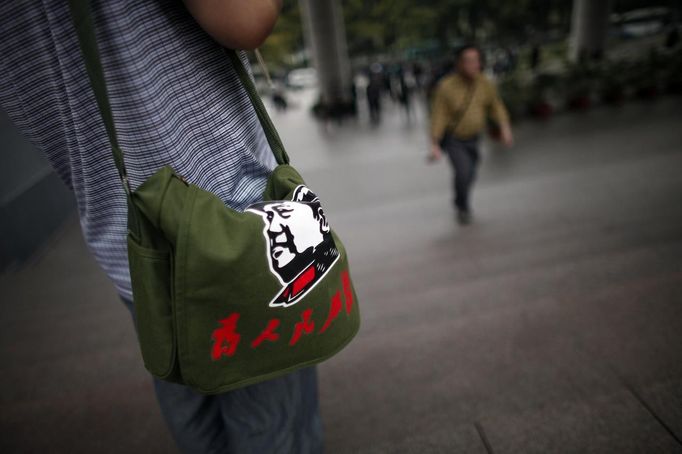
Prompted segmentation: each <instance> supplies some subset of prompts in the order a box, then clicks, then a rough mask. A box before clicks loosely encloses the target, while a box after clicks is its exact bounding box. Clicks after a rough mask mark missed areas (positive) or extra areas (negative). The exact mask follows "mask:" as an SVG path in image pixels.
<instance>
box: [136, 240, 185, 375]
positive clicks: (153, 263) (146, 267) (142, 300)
mask: <svg viewBox="0 0 682 454" xmlns="http://www.w3.org/2000/svg"><path fill="white" fill-rule="evenodd" d="M128 261H129V264H130V277H131V280H132V286H133V307H134V309H135V322H136V326H137V336H138V339H139V343H140V350H142V359H143V360H144V365H145V367H146V368H147V370H149V372H151V373H152V375H154V376H156V377H158V378H161V379H172V378H173V377H171V374H172V373H173V372H174V366H175V334H174V327H173V287H172V284H173V261H172V254H171V253H170V251H169V250H168V251H165V250H157V249H150V248H145V247H143V246H141V245H140V244H139V243H137V241H135V239H134V238H133V237H132V236H130V235H129V236H128Z"/></svg>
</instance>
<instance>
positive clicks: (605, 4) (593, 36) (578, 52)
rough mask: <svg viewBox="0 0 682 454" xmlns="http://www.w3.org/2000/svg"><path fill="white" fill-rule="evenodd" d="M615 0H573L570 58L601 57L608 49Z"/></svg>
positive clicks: (576, 59) (574, 59)
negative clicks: (607, 41) (610, 21)
mask: <svg viewBox="0 0 682 454" xmlns="http://www.w3.org/2000/svg"><path fill="white" fill-rule="evenodd" d="M612 6H613V0H573V16H572V18H571V39H570V49H569V58H570V59H571V60H573V61H578V60H581V59H584V58H588V59H592V58H601V56H602V55H603V54H604V51H605V49H606V38H607V35H608V30H609V15H610V14H611V8H612Z"/></svg>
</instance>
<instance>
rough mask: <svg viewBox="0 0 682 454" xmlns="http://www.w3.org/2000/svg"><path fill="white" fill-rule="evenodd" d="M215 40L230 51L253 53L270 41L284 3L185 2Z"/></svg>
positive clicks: (277, 0)
mask: <svg viewBox="0 0 682 454" xmlns="http://www.w3.org/2000/svg"><path fill="white" fill-rule="evenodd" d="M183 1H184V3H185V6H187V9H188V10H189V12H190V14H191V15H192V16H194V19H195V20H196V21H197V23H198V24H199V25H200V26H201V28H203V29H204V30H205V31H206V33H208V34H209V35H211V36H212V37H213V39H215V40H216V41H218V42H219V43H220V44H221V45H222V46H224V47H227V48H229V49H243V50H253V49H256V48H258V47H259V46H260V45H261V44H263V41H265V38H267V37H268V35H269V34H270V32H271V31H272V29H273V27H274V26H275V22H277V17H278V16H279V11H280V9H281V8H282V0H183Z"/></svg>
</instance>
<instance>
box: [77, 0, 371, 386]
mask: <svg viewBox="0 0 682 454" xmlns="http://www.w3.org/2000/svg"><path fill="white" fill-rule="evenodd" d="M70 6H71V13H72V18H73V21H74V25H75V27H76V30H77V33H78V39H79V43H80V46H81V51H82V54H83V57H84V61H85V64H86V69H87V72H88V75H89V78H90V82H91V85H92V88H93V91H94V93H95V97H96V99H97V103H98V106H99V109H100V112H101V114H102V117H103V119H104V124H105V126H106V129H107V134H108V136H109V140H110V142H111V147H112V154H113V157H114V162H115V164H116V167H117V168H118V171H119V175H120V177H121V181H122V182H123V186H124V189H125V192H126V196H127V201H128V258H129V263H130V274H131V278H132V286H133V299H134V308H135V318H136V324H137V332H138V338H139V343H140V349H141V351H142V358H143V360H144V364H145V367H146V368H147V369H148V370H149V371H150V372H151V373H152V374H153V375H154V376H156V377H158V378H160V379H163V380H168V381H173V382H177V383H183V384H186V385H188V386H190V387H192V388H193V389H195V390H197V391H200V392H202V393H207V394H211V393H218V392H224V391H228V390H231V389H234V388H238V387H241V386H245V385H248V384H252V383H256V382H260V381H263V380H267V379H270V378H274V377H277V376H280V375H282V374H285V373H287V372H292V371H294V370H296V369H299V368H302V367H305V366H309V365H313V364H316V363H319V362H321V361H323V360H325V359H327V358H329V357H331V356H333V355H334V354H336V353H337V352H338V351H340V350H341V349H342V348H343V347H344V346H346V345H347V344H348V343H349V342H350V341H351V339H352V338H353V337H354V336H355V334H356V333H357V331H358V329H359V326H360V315H359V311H358V305H357V297H356V294H355V290H354V288H353V284H352V281H351V278H350V274H349V271H348V257H347V255H346V251H345V249H344V247H343V244H342V243H341V241H340V240H339V238H338V237H337V236H336V234H335V233H334V231H333V230H331V229H330V227H329V224H328V222H327V217H326V215H325V213H324V211H323V209H322V206H321V205H320V201H319V199H318V197H317V196H316V195H315V194H314V193H313V192H312V191H311V190H310V189H308V187H307V186H306V185H305V183H304V182H303V179H302V178H301V176H300V175H299V174H298V173H297V172H296V170H294V168H293V167H291V166H290V165H289V164H288V162H289V159H288V156H287V154H286V152H285V151H284V148H283V146H282V143H281V141H280V139H279V136H278V135H277V132H276V131H275V128H274V127H273V125H272V123H271V121H270V119H269V117H268V115H267V112H266V111H265V108H264V106H263V104H262V102H261V100H260V97H259V96H258V94H257V92H256V89H255V87H254V85H253V82H252V80H251V78H250V77H249V74H248V72H247V71H246V69H245V68H244V66H243V65H242V62H241V60H240V59H239V57H238V56H237V54H236V53H235V52H234V51H229V50H228V51H226V52H227V55H228V57H229V58H230V60H231V61H232V64H233V66H234V67H235V70H236V71H237V73H238V75H239V78H240V80H241V81H242V83H243V84H244V86H245V88H246V92H247V93H248V96H249V98H250V100H251V103H252V104H253V106H254V109H255V111H256V113H257V116H258V119H259V120H260V123H261V125H262V127H263V129H264V131H265V134H266V137H267V140H268V143H269V144H270V147H271V149H272V151H273V153H274V155H275V157H276V159H277V162H278V164H279V165H278V167H276V169H275V170H274V171H273V172H272V174H271V176H270V177H269V180H268V183H267V187H266V189H265V193H264V194H263V201H262V202H259V203H256V204H254V205H252V206H250V207H249V208H248V209H247V210H245V211H244V212H238V211H235V210H232V209H230V208H228V207H226V206H225V204H224V203H223V202H222V201H221V200H220V199H219V198H218V197H216V196H215V195H214V194H211V193H210V192H207V191H205V190H202V189H200V188H199V187H197V186H194V185H192V184H191V182H186V181H184V179H183V178H182V177H180V176H179V175H177V174H176V173H175V172H174V171H173V169H172V168H171V167H169V166H166V167H163V168H161V169H159V170H158V171H157V172H156V173H155V174H154V175H152V176H151V177H149V178H148V179H147V180H146V181H145V182H144V183H142V185H140V186H139V187H138V188H137V189H135V190H134V191H133V190H131V188H130V186H129V184H128V179H127V173H126V169H125V164H124V155H123V152H122V151H121V149H120V148H119V146H118V141H117V137H116V131H115V127H114V121H113V116H112V112H111V108H110V106H109V100H108V97H107V91H106V86H105V81H104V74H103V70H102V66H101V62H100V59H99V53H98V50H97V44H96V41H95V33H94V24H93V20H92V17H91V14H90V9H89V5H88V1H87V0H70Z"/></svg>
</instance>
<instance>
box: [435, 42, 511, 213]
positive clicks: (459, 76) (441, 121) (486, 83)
mask: <svg viewBox="0 0 682 454" xmlns="http://www.w3.org/2000/svg"><path fill="white" fill-rule="evenodd" d="M455 69H456V72H455V73H454V74H451V75H448V76H445V77H444V78H443V79H441V81H440V82H439V83H438V85H437V86H436V91H435V94H434V97H433V103H432V107H431V155H430V159H431V160H434V161H436V160H439V159H440V158H441V156H442V155H443V153H444V152H445V153H447V155H448V157H449V158H450V163H451V164H452V168H453V173H454V194H455V199H454V203H455V208H456V210H457V220H458V221H459V223H460V224H469V223H470V222H471V206H470V192H471V187H472V184H473V182H474V178H475V176H476V167H477V164H478V161H479V151H478V142H479V137H480V134H481V131H483V130H484V129H485V127H486V124H487V119H488V118H491V119H492V120H493V121H494V122H495V123H496V125H497V127H498V128H499V132H500V136H499V138H500V141H501V142H502V143H503V144H504V145H505V146H507V147H510V146H511V145H512V144H513V142H514V139H513V136H512V130H511V125H510V123H509V114H508V113H507V109H506V108H505V107H504V104H503V103H502V100H501V99H500V98H499V96H498V94H497V89H496V88H495V85H493V83H492V82H491V81H490V80H489V79H488V78H487V77H486V76H484V75H483V74H481V51H480V50H479V49H478V48H477V47H476V46H474V45H467V46H463V47H461V48H460V49H459V50H458V51H457V55H456V63H455Z"/></svg>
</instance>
